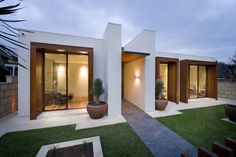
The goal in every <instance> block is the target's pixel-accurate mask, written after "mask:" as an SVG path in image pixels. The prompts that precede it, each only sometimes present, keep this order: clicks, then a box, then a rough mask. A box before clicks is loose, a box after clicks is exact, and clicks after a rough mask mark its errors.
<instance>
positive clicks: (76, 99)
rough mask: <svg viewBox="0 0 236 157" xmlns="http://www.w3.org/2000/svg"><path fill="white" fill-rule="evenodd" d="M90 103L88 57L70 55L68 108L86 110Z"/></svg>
mask: <svg viewBox="0 0 236 157" xmlns="http://www.w3.org/2000/svg"><path fill="white" fill-rule="evenodd" d="M87 103H88V56H87V55H77V54H69V55H68V108H69V109H73V108H84V107H86V105H87Z"/></svg>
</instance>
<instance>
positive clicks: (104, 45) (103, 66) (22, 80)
mask: <svg viewBox="0 0 236 157" xmlns="http://www.w3.org/2000/svg"><path fill="white" fill-rule="evenodd" d="M32 32H33V33H29V32H25V31H23V30H21V31H19V33H20V34H22V33H24V35H22V36H20V37H19V41H20V42H23V43H25V44H27V47H28V48H29V49H30V42H39V43H49V44H59V45H60V44H61V45H70V46H78V47H80V46H81V47H91V48H93V49H94V65H93V66H94V67H93V68H94V78H101V79H102V80H103V82H104V87H105V91H106V92H105V94H104V95H103V96H102V97H101V99H103V100H105V101H107V102H108V116H113V117H114V116H119V115H120V114H121V104H122V99H121V76H122V75H121V73H122V71H121V70H122V69H121V57H122V55H121V25H119V24H113V23H109V24H108V25H107V27H106V30H105V33H104V36H103V38H102V39H95V38H87V37H79V36H72V35H64V34H56V33H49V32H41V31H32ZM124 49H125V51H133V52H142V53H149V54H150V55H149V56H146V57H145V58H144V59H141V60H137V61H134V62H131V63H128V64H127V65H125V75H126V76H125V78H126V79H127V80H126V81H127V82H125V84H126V85H125V91H124V92H125V99H127V100H128V101H131V102H132V103H134V104H136V105H137V106H138V107H140V108H141V109H142V110H144V111H146V112H147V111H154V110H155V57H157V56H159V57H169V58H178V59H179V60H183V59H189V60H200V61H212V62H215V61H216V60H215V59H214V58H212V57H202V56H193V55H187V54H175V53H169V52H158V51H155V32H153V31H149V30H144V31H143V32H141V33H140V34H139V35H137V36H136V37H135V38H134V39H133V40H131V41H130V42H129V43H128V44H127V45H126V46H125V47H124ZM19 55H20V56H21V57H22V58H23V59H21V58H19V63H20V64H22V65H24V66H25V67H26V68H27V69H24V68H22V67H19V69H18V114H19V115H20V116H29V114H30V50H26V49H22V48H19ZM135 67H138V68H140V78H139V80H140V86H139V87H137V86H135V81H136V79H135V78H134V76H132V75H133V74H132V72H133V71H134V70H135ZM132 77H133V78H132ZM132 81H133V82H132ZM132 87H133V88H132ZM134 89H135V90H134Z"/></svg>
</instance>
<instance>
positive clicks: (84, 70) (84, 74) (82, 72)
mask: <svg viewBox="0 0 236 157" xmlns="http://www.w3.org/2000/svg"><path fill="white" fill-rule="evenodd" d="M79 74H80V77H81V78H82V79H84V78H87V76H88V68H87V67H86V66H82V67H81V68H80V73H79Z"/></svg>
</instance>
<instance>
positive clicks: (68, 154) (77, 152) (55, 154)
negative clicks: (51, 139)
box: [46, 143, 93, 157]
mask: <svg viewBox="0 0 236 157" xmlns="http://www.w3.org/2000/svg"><path fill="white" fill-rule="evenodd" d="M84 145H86V146H84ZM46 157H93V144H92V143H86V144H80V145H74V146H70V147H64V148H56V149H53V150H49V151H48V153H47V156H46Z"/></svg>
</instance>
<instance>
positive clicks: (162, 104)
mask: <svg viewBox="0 0 236 157" xmlns="http://www.w3.org/2000/svg"><path fill="white" fill-rule="evenodd" d="M155 87H156V95H157V99H156V104H155V107H156V109H157V110H165V108H166V106H167V104H168V100H167V99H165V96H164V94H163V92H164V83H163V81H162V80H156V83H155Z"/></svg>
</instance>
